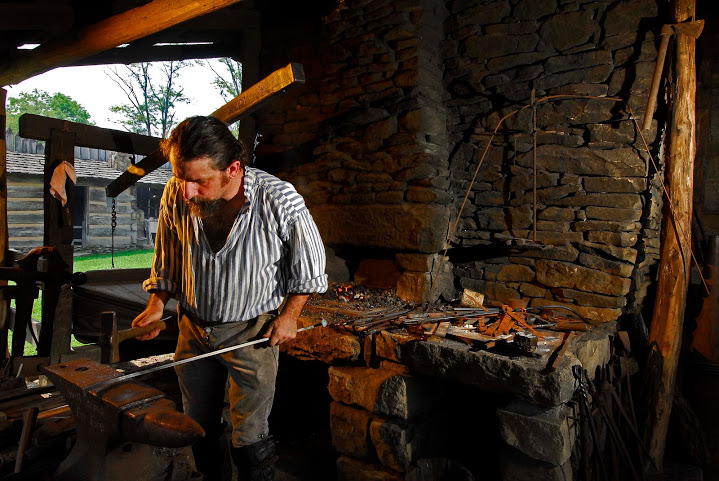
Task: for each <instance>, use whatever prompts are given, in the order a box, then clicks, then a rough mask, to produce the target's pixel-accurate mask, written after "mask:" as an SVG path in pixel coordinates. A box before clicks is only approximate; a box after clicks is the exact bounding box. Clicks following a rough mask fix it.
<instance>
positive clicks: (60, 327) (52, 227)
mask: <svg viewBox="0 0 719 481" xmlns="http://www.w3.org/2000/svg"><path fill="white" fill-rule="evenodd" d="M74 159H75V133H74V132H67V131H62V130H58V129H52V130H51V131H50V139H49V140H48V141H47V144H46V145H45V176H44V182H43V185H44V186H45V187H44V195H43V201H44V207H45V235H44V244H45V245H46V246H48V247H54V248H56V249H57V251H58V252H59V253H60V255H61V256H62V259H63V260H64V261H65V263H66V264H67V265H68V266H69V267H68V270H69V271H70V272H72V254H73V247H72V238H73V229H72V206H73V199H74V197H75V196H74V190H75V189H74V184H73V183H72V181H70V180H69V179H68V180H66V182H65V187H66V193H67V203H66V204H65V205H64V206H63V205H62V204H61V203H60V201H58V200H57V199H55V198H54V197H53V196H52V195H50V188H49V186H50V179H51V178H52V175H53V172H54V171H55V168H56V167H57V166H58V165H60V164H61V163H62V162H63V161H67V162H70V163H71V164H74ZM48 310H49V309H46V302H45V299H43V309H42V326H41V330H40V338H41V340H44V339H51V345H50V352H49V353H47V354H49V355H50V363H51V364H56V363H58V362H60V356H61V355H62V354H65V353H67V352H70V336H71V334H72V296H71V294H70V291H69V290H67V289H65V290H62V291H61V292H60V298H59V300H58V303H57V308H56V309H55V312H48ZM41 344H45V343H41ZM43 347H44V346H43ZM38 354H39V351H38Z"/></svg>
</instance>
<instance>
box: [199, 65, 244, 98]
mask: <svg viewBox="0 0 719 481" xmlns="http://www.w3.org/2000/svg"><path fill="white" fill-rule="evenodd" d="M217 61H218V63H219V64H220V67H215V66H214V65H213V63H212V62H211V61H207V60H198V61H197V63H198V64H199V65H201V66H203V67H208V68H209V69H210V70H212V73H214V74H215V78H214V80H213V81H212V85H214V86H215V88H217V90H219V91H220V95H222V98H223V99H224V100H225V102H229V101H230V100H232V99H234V98H235V97H237V96H238V95H240V92H242V64H241V63H240V62H237V61H236V60H232V59H231V58H228V57H222V58H218V59H217Z"/></svg>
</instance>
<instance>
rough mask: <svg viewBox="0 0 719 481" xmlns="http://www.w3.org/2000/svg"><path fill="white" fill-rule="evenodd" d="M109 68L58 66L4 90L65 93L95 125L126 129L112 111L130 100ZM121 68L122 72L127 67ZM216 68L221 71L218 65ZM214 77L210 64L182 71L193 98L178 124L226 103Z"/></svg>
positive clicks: (187, 93)
mask: <svg viewBox="0 0 719 481" xmlns="http://www.w3.org/2000/svg"><path fill="white" fill-rule="evenodd" d="M108 67H110V66H109V65H99V66H88V67H62V68H56V69H55V70H51V71H50V72H46V73H44V74H41V75H38V76H36V77H32V78H29V79H27V80H25V81H23V82H21V83H19V84H17V85H14V86H9V87H5V89H6V90H7V91H8V94H7V96H8V97H15V96H17V95H18V94H19V93H20V92H30V91H32V89H38V90H45V91H47V92H49V93H50V94H53V93H55V92H60V93H63V94H65V95H68V96H69V97H71V98H72V99H73V100H75V101H77V102H78V103H79V104H80V105H82V106H83V107H85V110H87V111H88V112H89V113H90V119H91V120H92V121H93V122H95V124H96V125H98V126H100V127H106V128H111V129H118V130H125V129H124V128H123V127H122V126H121V125H120V124H119V123H117V120H118V119H117V116H116V115H115V114H113V113H112V112H110V106H112V105H117V104H121V103H128V100H127V97H126V96H125V94H124V92H123V91H122V90H121V89H120V87H119V86H118V85H117V84H116V83H115V82H114V81H113V80H112V79H111V78H110V77H108V76H107V74H105V71H106V70H107V69H108ZM118 67H119V69H118V70H119V71H120V72H122V68H123V67H124V66H122V65H120V66H118ZM215 69H216V70H218V67H215ZM218 71H221V70H218ZM214 76H215V75H214V74H213V73H212V71H211V70H210V69H209V68H208V67H204V68H203V67H200V66H194V65H193V66H191V67H186V68H184V69H182V70H181V71H180V83H179V85H180V86H182V87H184V89H185V96H186V97H188V98H190V99H191V103H189V104H181V105H180V106H179V107H178V108H177V114H176V116H175V121H176V122H175V123H178V122H180V121H181V120H183V119H185V118H186V117H189V116H191V115H209V114H211V113H212V112H214V111H215V110H216V109H218V108H219V107H221V106H222V105H224V103H225V101H224V100H223V99H222V96H220V93H219V91H218V90H217V89H216V88H215V87H214V86H213V85H212V80H213V78H214Z"/></svg>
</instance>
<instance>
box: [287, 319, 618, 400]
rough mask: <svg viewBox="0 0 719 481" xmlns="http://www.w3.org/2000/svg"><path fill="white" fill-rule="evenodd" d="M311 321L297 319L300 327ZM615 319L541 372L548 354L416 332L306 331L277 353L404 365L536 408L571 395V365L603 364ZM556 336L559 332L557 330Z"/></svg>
mask: <svg viewBox="0 0 719 481" xmlns="http://www.w3.org/2000/svg"><path fill="white" fill-rule="evenodd" d="M314 322H316V319H312V318H306V317H302V318H300V325H309V324H312V323H314ZM615 332H616V323H614V322H610V323H605V324H603V325H601V326H597V327H594V328H593V329H592V330H590V331H587V332H583V333H581V335H580V336H579V337H578V338H576V339H575V340H574V341H573V343H572V345H571V346H570V348H569V350H568V351H567V352H566V353H565V355H564V356H563V358H562V360H561V362H560V364H559V366H558V367H557V369H556V370H554V371H551V372H550V371H548V370H547V359H548V355H544V356H542V357H538V358H535V357H528V356H526V357H525V356H508V355H503V354H498V353H494V352H492V351H491V350H490V351H481V350H476V348H473V347H472V346H469V345H467V344H464V343H462V342H458V341H454V340H452V339H447V338H445V339H441V340H440V341H437V340H419V339H417V337H416V336H412V335H407V334H399V333H390V332H387V331H381V332H379V333H376V334H374V335H373V336H372V338H371V339H369V338H368V337H364V338H362V337H361V336H359V335H356V334H354V333H352V332H351V331H349V330H345V329H341V328H340V329H338V328H325V329H312V330H311V331H307V332H304V333H301V334H300V335H298V337H297V339H295V340H293V341H291V342H288V343H285V344H283V345H282V346H281V350H282V352H285V353H287V354H288V355H290V356H293V357H295V358H298V359H302V360H318V361H322V362H324V363H327V364H332V363H333V362H339V363H342V364H344V365H346V363H347V362H348V361H349V362H355V361H357V362H358V363H361V364H369V363H370V361H371V360H372V359H376V360H389V361H393V362H397V363H400V364H403V365H404V366H406V367H407V368H408V369H409V371H410V373H412V372H413V373H418V374H424V375H428V376H433V377H439V378H442V379H444V380H452V381H456V382H458V383H462V384H466V385H471V386H476V387H478V388H481V389H484V390H486V391H489V392H494V393H500V394H512V395H514V396H515V397H517V398H519V399H523V400H525V401H528V402H530V403H533V404H537V405H540V406H548V407H551V406H559V405H562V404H565V403H567V402H568V401H569V400H570V399H571V398H572V395H573V394H574V391H575V389H576V382H575V380H574V377H573V375H572V367H573V366H575V365H582V366H583V367H584V368H585V369H586V370H587V372H588V373H589V375H590V377H594V372H595V371H596V369H597V367H599V366H603V365H604V364H606V363H607V362H609V355H610V339H611V336H612V334H613V333H615ZM558 334H559V333H558Z"/></svg>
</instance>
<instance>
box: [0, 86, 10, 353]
mask: <svg viewBox="0 0 719 481" xmlns="http://www.w3.org/2000/svg"><path fill="white" fill-rule="evenodd" d="M6 98H7V91H6V90H5V89H4V88H0V132H2V135H0V266H2V267H4V266H6V265H7V264H8V262H7V258H6V254H7V252H8V225H7V159H6V151H7V145H6V144H5V125H6V123H5V122H6V119H5V115H6V114H5V100H6ZM6 285H7V281H5V280H0V286H6ZM7 315H8V311H7V302H0V360H3V359H7V357H8V352H7V337H8V326H7Z"/></svg>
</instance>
